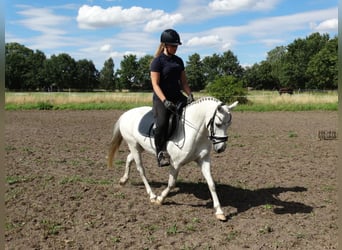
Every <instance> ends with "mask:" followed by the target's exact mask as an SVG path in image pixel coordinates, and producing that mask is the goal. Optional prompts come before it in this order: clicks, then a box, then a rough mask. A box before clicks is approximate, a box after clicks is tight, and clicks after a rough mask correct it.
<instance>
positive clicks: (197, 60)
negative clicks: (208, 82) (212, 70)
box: [185, 53, 205, 91]
mask: <svg viewBox="0 0 342 250" xmlns="http://www.w3.org/2000/svg"><path fill="white" fill-rule="evenodd" d="M185 70H186V76H187V78H188V82H189V86H190V88H191V89H192V90H193V91H199V90H202V89H204V88H205V77H204V72H203V63H202V62H201V57H200V55H199V54H197V53H195V54H193V55H190V56H189V60H188V61H187V63H186V69H185Z"/></svg>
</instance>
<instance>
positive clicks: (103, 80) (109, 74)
mask: <svg viewBox="0 0 342 250" xmlns="http://www.w3.org/2000/svg"><path fill="white" fill-rule="evenodd" d="M100 88H103V89H110V90H114V89H115V75H114V61H113V59H112V58H111V57H110V58H108V59H107V60H106V61H105V62H104V65H103V68H102V70H101V72H100Z"/></svg>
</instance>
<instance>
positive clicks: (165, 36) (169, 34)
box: [160, 29, 182, 45]
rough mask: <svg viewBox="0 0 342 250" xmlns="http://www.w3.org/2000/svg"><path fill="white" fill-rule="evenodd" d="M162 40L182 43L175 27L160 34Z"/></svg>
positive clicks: (170, 42)
mask: <svg viewBox="0 0 342 250" xmlns="http://www.w3.org/2000/svg"><path fill="white" fill-rule="evenodd" d="M160 42H162V43H165V44H170V45H181V44H182V43H181V41H180V37H179V34H178V33H177V31H175V30H173V29H167V30H164V31H163V33H162V34H161V36H160Z"/></svg>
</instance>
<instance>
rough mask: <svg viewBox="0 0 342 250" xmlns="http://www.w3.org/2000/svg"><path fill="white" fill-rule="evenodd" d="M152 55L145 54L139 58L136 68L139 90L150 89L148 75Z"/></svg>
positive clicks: (150, 84)
mask: <svg viewBox="0 0 342 250" xmlns="http://www.w3.org/2000/svg"><path fill="white" fill-rule="evenodd" d="M152 60H153V56H151V55H146V56H143V57H142V58H140V59H139V61H138V70H137V83H138V89H137V90H140V91H146V90H152V83H151V77H150V64H151V62H152Z"/></svg>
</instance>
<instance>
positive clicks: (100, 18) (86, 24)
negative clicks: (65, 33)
mask: <svg viewBox="0 0 342 250" xmlns="http://www.w3.org/2000/svg"><path fill="white" fill-rule="evenodd" d="M181 20H182V16H181V15H180V14H168V13H165V12H164V11H163V10H152V9H150V8H141V7H136V6H133V7H131V8H128V9H123V8H122V7H121V6H113V7H109V8H107V9H103V8H102V7H100V6H89V5H83V6H81V7H80V8H79V10H78V15H77V22H78V25H79V27H80V28H83V29H93V28H102V27H114V26H123V25H124V26H125V27H126V28H127V27H131V28H135V29H139V28H140V27H143V26H145V27H144V30H145V31H148V32H151V31H155V30H160V29H161V28H162V27H161V26H163V25H164V24H168V25H174V24H176V23H178V22H180V21H181Z"/></svg>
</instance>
